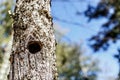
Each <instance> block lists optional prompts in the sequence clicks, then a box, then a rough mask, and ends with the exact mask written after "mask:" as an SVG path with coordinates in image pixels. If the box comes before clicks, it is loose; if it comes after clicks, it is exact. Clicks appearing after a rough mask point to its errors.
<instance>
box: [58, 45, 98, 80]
mask: <svg viewBox="0 0 120 80" xmlns="http://www.w3.org/2000/svg"><path fill="white" fill-rule="evenodd" d="M56 53H57V63H58V72H59V80H96V79H97V78H96V77H97V72H98V71H99V69H98V66H97V62H98V61H97V60H92V58H91V57H90V56H85V55H84V54H83V53H84V52H81V50H80V46H79V45H77V44H66V43H60V44H58V46H57V51H56Z"/></svg>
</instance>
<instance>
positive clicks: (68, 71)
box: [0, 0, 99, 80]
mask: <svg viewBox="0 0 120 80" xmlns="http://www.w3.org/2000/svg"><path fill="white" fill-rule="evenodd" d="M1 2H2V1H1ZM13 6H14V2H13V0H5V1H4V2H2V3H0V80H6V78H5V76H6V74H7V71H6V70H8V67H5V66H8V65H9V64H8V62H6V61H8V58H9V56H7V57H6V56H5V55H6V54H7V49H6V48H7V47H8V43H9V41H10V40H11V34H12V22H13V20H12V18H10V15H9V14H8V11H9V10H12V9H13ZM56 27H57V26H56ZM55 33H56V38H57V41H58V45H57V50H56V54H57V64H58V66H57V67H58V73H59V80H96V77H97V71H99V68H98V66H97V63H98V61H97V60H92V58H91V56H87V55H84V54H83V53H84V52H82V49H81V48H80V47H81V46H80V45H78V44H75V43H71V44H68V43H65V42H62V41H61V37H62V36H64V32H63V31H59V29H57V28H56V29H55ZM9 48H10V47H9ZM9 54H10V52H9ZM9 54H7V55H9Z"/></svg>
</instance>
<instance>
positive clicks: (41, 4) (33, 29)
mask: <svg viewBox="0 0 120 80" xmlns="http://www.w3.org/2000/svg"><path fill="white" fill-rule="evenodd" d="M13 18H14V23H13V30H14V34H13V45H12V53H11V55H10V62H11V66H10V73H9V76H8V79H9V80H56V79H57V72H56V71H57V70H56V61H55V58H56V57H55V37H54V30H53V27H52V17H51V15H50V0H17V1H16V6H15V11H14V15H13Z"/></svg>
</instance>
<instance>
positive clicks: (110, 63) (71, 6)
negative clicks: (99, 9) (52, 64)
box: [52, 0, 120, 80]
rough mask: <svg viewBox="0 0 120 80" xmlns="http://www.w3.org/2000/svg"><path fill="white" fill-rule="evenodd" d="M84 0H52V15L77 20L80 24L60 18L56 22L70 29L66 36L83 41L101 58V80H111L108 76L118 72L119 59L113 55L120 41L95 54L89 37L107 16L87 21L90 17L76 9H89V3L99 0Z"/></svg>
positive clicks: (83, 45)
mask: <svg viewBox="0 0 120 80" xmlns="http://www.w3.org/2000/svg"><path fill="white" fill-rule="evenodd" d="M86 1H87V0H83V1H82V2H78V1H76V0H75V1H72V0H71V2H72V3H71V2H69V3H68V2H60V1H54V2H52V15H53V16H55V17H57V18H59V19H62V20H67V21H70V22H77V23H79V24H80V25H72V24H70V23H64V22H61V21H58V20H54V23H56V24H58V25H60V27H62V28H65V29H68V30H69V32H68V33H67V34H66V36H67V37H68V38H69V39H70V40H71V41H72V42H77V43H81V42H82V47H83V48H85V49H87V51H86V53H88V54H91V55H93V56H94V57H95V58H98V59H99V60H100V65H99V67H100V68H101V69H102V71H101V73H99V80H109V79H107V77H110V76H111V77H116V76H117V74H118V63H117V60H116V59H115V58H114V57H113V55H114V54H115V53H117V50H116V49H117V46H119V45H120V42H118V43H117V44H112V45H111V46H110V47H109V49H108V51H103V50H100V51H99V52H97V53H95V54H93V53H94V52H93V51H92V50H91V48H90V47H89V46H88V43H89V42H88V41H87V40H88V39H89V38H90V37H91V36H92V35H95V34H96V33H97V32H98V31H99V30H100V27H101V25H102V23H104V22H106V21H107V19H106V18H100V19H97V20H96V19H94V20H92V21H91V22H89V23H87V20H88V18H86V17H85V16H84V15H75V14H76V10H77V11H79V12H83V11H85V10H86V9H87V5H88V4H92V5H93V6H96V5H97V3H98V2H99V0H89V2H86Z"/></svg>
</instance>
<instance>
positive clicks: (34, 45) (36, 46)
mask: <svg viewBox="0 0 120 80" xmlns="http://www.w3.org/2000/svg"><path fill="white" fill-rule="evenodd" d="M27 48H28V50H29V52H30V53H32V54H35V53H37V52H39V51H41V49H42V45H41V42H39V41H30V42H29V43H28V46H27Z"/></svg>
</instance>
